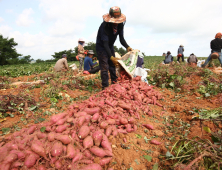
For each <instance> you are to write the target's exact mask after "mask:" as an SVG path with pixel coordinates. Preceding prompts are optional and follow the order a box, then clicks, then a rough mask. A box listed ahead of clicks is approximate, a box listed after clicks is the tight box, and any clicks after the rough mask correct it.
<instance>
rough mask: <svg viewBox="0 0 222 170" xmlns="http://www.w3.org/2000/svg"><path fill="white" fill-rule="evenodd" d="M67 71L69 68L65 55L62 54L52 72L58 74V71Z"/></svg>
mask: <svg viewBox="0 0 222 170" xmlns="http://www.w3.org/2000/svg"><path fill="white" fill-rule="evenodd" d="M67 70H69V66H68V63H67V55H66V54H63V55H62V58H61V59H59V60H58V61H57V62H56V64H55V67H54V71H55V72H59V71H67Z"/></svg>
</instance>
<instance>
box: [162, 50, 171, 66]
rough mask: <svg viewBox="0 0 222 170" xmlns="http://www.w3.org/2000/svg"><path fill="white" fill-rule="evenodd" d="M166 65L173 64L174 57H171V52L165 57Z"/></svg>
mask: <svg viewBox="0 0 222 170" xmlns="http://www.w3.org/2000/svg"><path fill="white" fill-rule="evenodd" d="M163 62H164V64H170V63H171V62H173V56H172V55H171V52H170V51H167V55H166V57H165V60H163Z"/></svg>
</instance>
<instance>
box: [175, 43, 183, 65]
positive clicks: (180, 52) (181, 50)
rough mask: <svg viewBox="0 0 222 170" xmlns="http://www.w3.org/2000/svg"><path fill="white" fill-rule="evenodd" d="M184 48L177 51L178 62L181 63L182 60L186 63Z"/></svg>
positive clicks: (180, 47) (181, 46) (181, 47)
mask: <svg viewBox="0 0 222 170" xmlns="http://www.w3.org/2000/svg"><path fill="white" fill-rule="evenodd" d="M183 47H184V46H183V45H180V46H179V48H178V50H177V54H178V55H177V61H178V62H180V58H182V62H184V55H183V52H184V48H183Z"/></svg>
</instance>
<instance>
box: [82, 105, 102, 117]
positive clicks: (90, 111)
mask: <svg viewBox="0 0 222 170" xmlns="http://www.w3.org/2000/svg"><path fill="white" fill-rule="evenodd" d="M84 111H85V112H86V113H87V114H89V115H93V114H95V113H99V111H100V108H99V107H94V108H86V109H85V110H84Z"/></svg>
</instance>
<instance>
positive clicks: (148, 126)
mask: <svg viewBox="0 0 222 170" xmlns="http://www.w3.org/2000/svg"><path fill="white" fill-rule="evenodd" d="M143 126H144V127H146V128H147V129H151V130H154V127H153V125H149V124H143Z"/></svg>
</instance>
